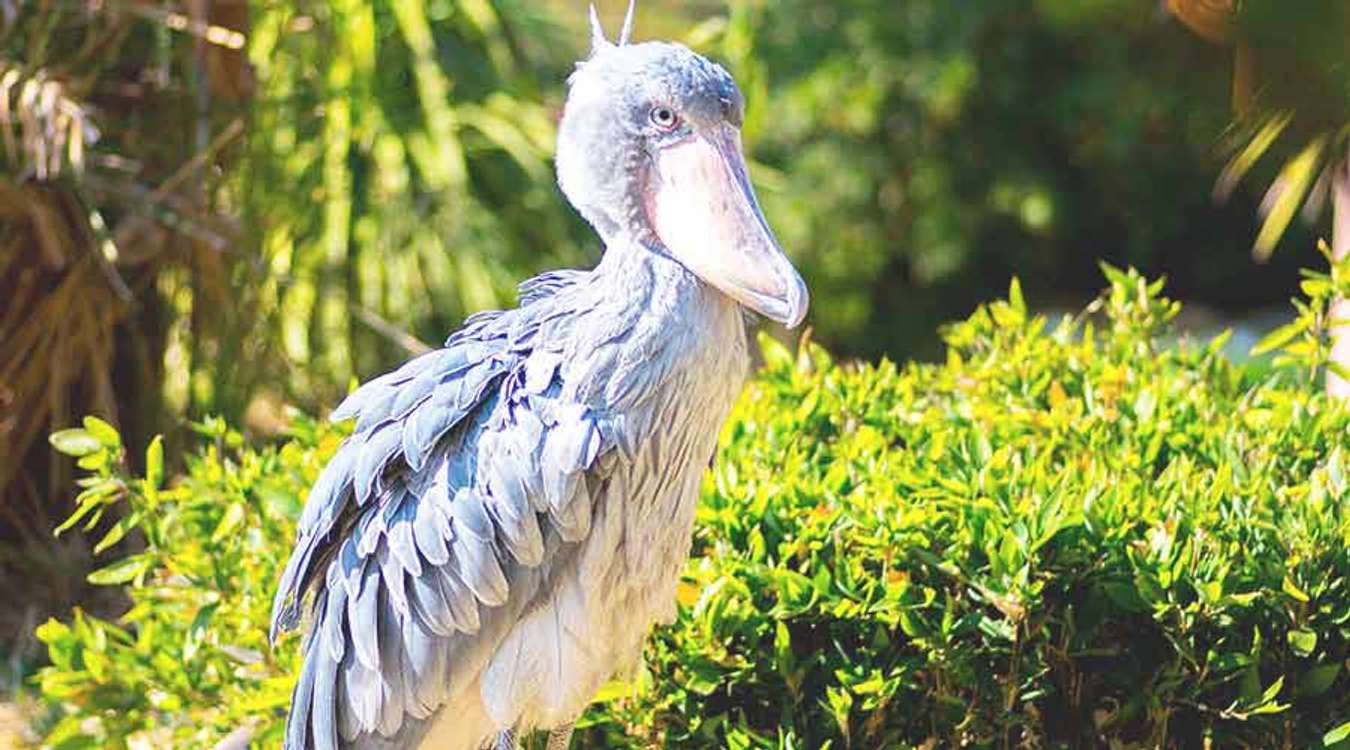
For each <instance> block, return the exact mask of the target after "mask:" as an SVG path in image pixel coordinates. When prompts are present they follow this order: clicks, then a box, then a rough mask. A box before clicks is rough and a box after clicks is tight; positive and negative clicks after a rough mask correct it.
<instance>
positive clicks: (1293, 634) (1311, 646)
mask: <svg viewBox="0 0 1350 750" xmlns="http://www.w3.org/2000/svg"><path fill="white" fill-rule="evenodd" d="M1288 638H1289V648H1291V649H1293V651H1294V653H1295V654H1296V655H1298V656H1308V655H1309V654H1311V653H1312V652H1313V651H1314V650H1315V649H1316V648H1317V634H1316V633H1314V632H1312V631H1311V630H1304V629H1299V630H1291V631H1289V636H1288Z"/></svg>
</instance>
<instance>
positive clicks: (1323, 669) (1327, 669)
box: [1298, 662, 1341, 698]
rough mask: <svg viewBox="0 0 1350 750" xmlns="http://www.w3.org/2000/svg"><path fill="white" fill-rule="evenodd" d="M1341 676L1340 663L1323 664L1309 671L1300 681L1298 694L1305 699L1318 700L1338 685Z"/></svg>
mask: <svg viewBox="0 0 1350 750" xmlns="http://www.w3.org/2000/svg"><path fill="white" fill-rule="evenodd" d="M1340 674H1341V665H1340V662H1332V663H1331V664H1322V665H1320V666H1317V667H1313V668H1312V669H1309V670H1308V671H1307V672H1305V673H1304V674H1303V676H1302V677H1301V678H1299V681H1298V694H1299V696H1300V697H1303V698H1316V697H1317V696H1319V695H1322V694H1323V693H1325V692H1326V691H1328V690H1330V689H1331V686H1332V685H1334V684H1336V678H1337V677H1339V676H1340Z"/></svg>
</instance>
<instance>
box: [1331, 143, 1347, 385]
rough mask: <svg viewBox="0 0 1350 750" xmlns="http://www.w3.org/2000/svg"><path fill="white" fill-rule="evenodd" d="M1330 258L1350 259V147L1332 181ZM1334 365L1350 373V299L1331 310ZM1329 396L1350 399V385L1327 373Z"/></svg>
mask: <svg viewBox="0 0 1350 750" xmlns="http://www.w3.org/2000/svg"><path fill="white" fill-rule="evenodd" d="M1331 195H1332V203H1331V257H1332V260H1333V261H1338V260H1342V259H1344V258H1345V257H1346V256H1347V255H1350V147H1347V150H1346V155H1345V161H1344V163H1342V164H1341V165H1340V167H1339V168H1338V169H1336V171H1335V173H1334V176H1333V179H1332V181H1331ZM1331 321H1332V328H1331V361H1332V362H1336V363H1337V364H1339V365H1340V366H1341V367H1342V368H1344V369H1346V370H1350V299H1346V298H1344V297H1342V298H1339V299H1337V300H1336V302H1335V303H1334V304H1333V305H1332V307H1331ZM1327 393H1328V394H1329V395H1331V396H1332V397H1334V398H1341V399H1350V381H1347V380H1346V379H1344V378H1342V377H1341V376H1339V375H1337V374H1336V373H1334V372H1331V371H1330V370H1328V371H1327Z"/></svg>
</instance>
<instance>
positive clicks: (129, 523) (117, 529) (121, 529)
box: [94, 512, 141, 555]
mask: <svg viewBox="0 0 1350 750" xmlns="http://www.w3.org/2000/svg"><path fill="white" fill-rule="evenodd" d="M140 522H141V514H140V513H139V512H136V513H131V514H129V515H127V516H124V517H123V518H121V519H120V520H118V522H117V523H115V524H113V527H112V528H111V529H108V533H107V534H104V535H103V538H102V539H100V540H99V542H98V544H96V545H94V554H96V555H97V554H100V553H102V552H103V551H105V550H107V549H108V548H109V547H111V546H113V545H114V544H117V543H118V542H120V541H122V538H123V537H125V536H126V535H127V532H128V531H131V530H132V529H134V528H136V525H137V524H139V523H140Z"/></svg>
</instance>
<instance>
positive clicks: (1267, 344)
mask: <svg viewBox="0 0 1350 750" xmlns="http://www.w3.org/2000/svg"><path fill="white" fill-rule="evenodd" d="M1306 330H1308V323H1307V321H1304V320H1301V319H1300V320H1295V321H1293V322H1292V323H1285V324H1284V325H1282V326H1280V327H1278V328H1276V329H1275V330H1273V331H1271V332H1270V333H1268V334H1266V335H1265V336H1262V337H1261V340H1260V341H1258V342H1256V345H1255V346H1253V347H1252V350H1251V356H1253V357H1259V356H1261V355H1262V354H1266V353H1268V352H1272V351H1275V350H1276V349H1279V348H1280V347H1282V346H1284V345H1285V344H1287V343H1289V342H1290V341H1292V340H1293V339H1294V337H1295V336H1297V335H1299V334H1300V333H1303V332H1304V331H1306Z"/></svg>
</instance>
